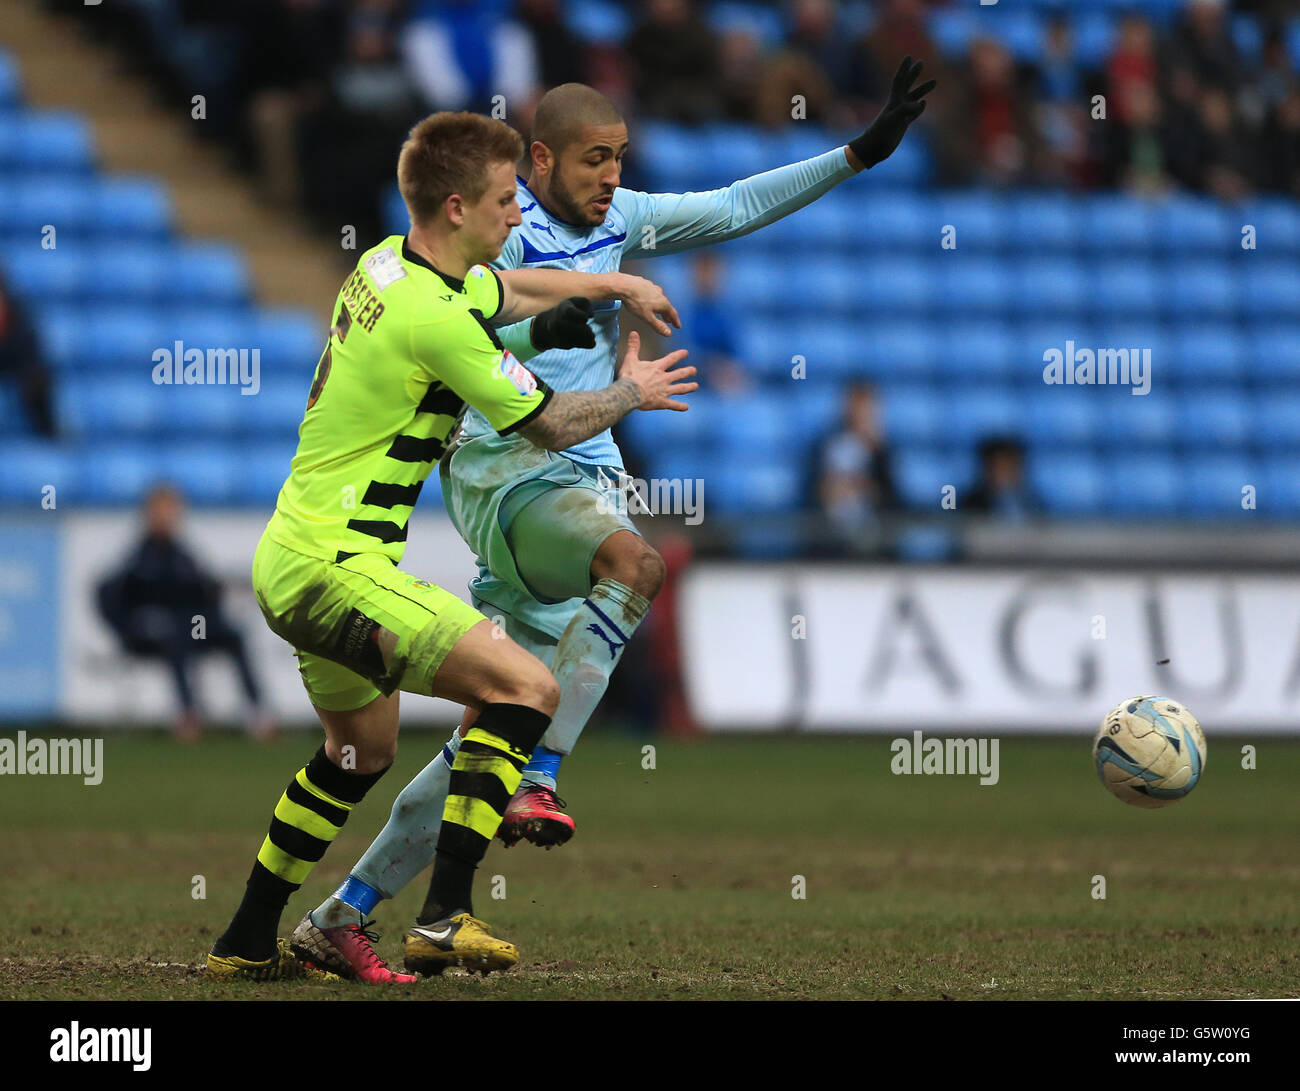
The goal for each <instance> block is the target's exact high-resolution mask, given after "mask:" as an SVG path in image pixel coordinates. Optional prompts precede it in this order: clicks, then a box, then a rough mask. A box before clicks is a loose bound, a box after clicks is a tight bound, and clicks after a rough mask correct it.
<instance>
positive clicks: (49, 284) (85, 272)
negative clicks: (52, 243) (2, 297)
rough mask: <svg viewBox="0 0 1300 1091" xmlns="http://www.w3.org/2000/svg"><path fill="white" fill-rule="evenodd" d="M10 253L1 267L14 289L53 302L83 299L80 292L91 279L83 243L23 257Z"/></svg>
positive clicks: (90, 260)
mask: <svg viewBox="0 0 1300 1091" xmlns="http://www.w3.org/2000/svg"><path fill="white" fill-rule="evenodd" d="M11 254H13V256H11V257H9V258H8V259H7V260H6V261H5V270H6V272H7V274H8V277H9V279H10V281H11V282H12V284H13V285H14V289H15V290H16V291H17V292H20V293H22V294H23V295H26V296H29V297H31V298H40V299H43V300H45V301H47V302H50V303H55V304H59V303H65V304H76V303H81V302H83V299H82V295H83V292H84V291H85V289H86V286H87V285H88V284H90V283H91V281H92V280H93V273H92V270H91V267H90V266H91V263H92V260H93V259H92V257H91V255H90V253H89V252H88V251H87V249H86V248H85V247H84V246H82V247H79V246H77V245H76V244H75V243H73V244H69V245H65V246H60V247H57V248H55V249H53V250H38V251H35V252H31V253H29V255H28V256H26V257H23V258H18V257H17V256H16V253H14V252H11Z"/></svg>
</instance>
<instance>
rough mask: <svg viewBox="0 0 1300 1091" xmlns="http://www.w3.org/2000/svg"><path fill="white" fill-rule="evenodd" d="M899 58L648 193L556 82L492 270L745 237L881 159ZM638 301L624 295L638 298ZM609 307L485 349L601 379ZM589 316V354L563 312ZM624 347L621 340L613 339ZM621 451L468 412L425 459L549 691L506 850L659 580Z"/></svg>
mask: <svg viewBox="0 0 1300 1091" xmlns="http://www.w3.org/2000/svg"><path fill="white" fill-rule="evenodd" d="M920 70H921V65H920V63H919V62H918V63H915V64H913V62H912V60H911V58H910V57H909V58H907V59H905V60H904V61H903V63H902V65H901V67H900V68H899V70H898V74H897V75H896V76H895V77H894V81H893V86H892V88H891V93H890V98H889V102H888V104H887V105H886V106H885V108H884V110H883V111H882V112H881V114H880V115H879V116H878V117H877V118H876V120H875V121H874V122H873V123H872V125H871V126H870V127H869V128H868V129H867V131H866V132H865V133H863V135H862V136H860V137H858V138H857V139H856V140H854V141H852V142H851V143H850V144H848V145H847V146H844V147H839V148H835V149H833V150H831V151H828V152H826V153H824V154H822V155H819V156H816V157H814V158H812V159H808V160H804V161H803V162H799V163H792V164H790V165H788V166H784V167H779V168H777V169H775V170H771V171H767V172H765V173H763V174H759V175H755V176H754V177H752V178H746V179H742V180H741V181H738V182H735V183H733V184H732V185H730V186H727V187H726V188H724V189H718V190H713V191H710V192H705V193H685V194H649V193H638V192H634V191H631V190H626V189H620V188H619V180H620V172H621V169H622V161H623V156H624V153H625V151H626V149H627V127H626V125H625V124H624V122H623V119H622V118H621V117H620V116H619V114H618V112H617V111H616V110H615V109H614V107H613V105H612V104H611V103H610V102H609V100H608V99H606V98H605V97H604V96H603V95H601V94H600V93H599V92H597V91H595V90H593V89H592V88H590V87H587V86H585V85H583V84H565V85H563V86H561V87H557V88H555V89H554V90H552V91H550V92H549V93H548V94H547V95H546V96H545V97H543V99H542V100H541V102H540V103H539V104H538V107H537V112H536V118H535V122H534V139H533V143H532V146H531V149H530V156H531V171H530V174H529V176H528V178H527V179H526V180H525V179H522V178H521V179H520V180H519V187H520V188H519V195H518V200H519V207H520V212H521V213H522V214H523V223H522V224H521V225H520V226H519V227H517V228H515V229H514V231H513V232H512V234H511V236H510V238H509V239H508V240H507V242H506V244H505V247H504V248H503V250H502V252H501V257H500V258H499V259H498V260H497V262H496V263H495V264H496V266H497V267H498V268H502V269H518V268H546V267H550V268H559V269H574V270H578V271H580V272H585V273H593V274H597V275H601V274H604V275H617V271H618V268H619V265H620V264H621V262H622V261H623V260H624V259H626V258H649V257H656V256H658V255H661V254H674V253H678V252H680V251H683V250H688V249H692V248H694V247H698V246H707V245H709V244H711V243H718V242H725V241H727V240H728V239H734V238H738V237H740V236H742V235H747V234H749V233H750V232H752V231H756V230H758V229H759V228H761V227H764V226H766V225H767V224H770V223H773V222H774V221H776V220H778V219H781V218H782V217H783V216H787V215H789V214H790V213H792V212H795V211H797V210H798V209H800V208H803V207H804V206H805V205H807V204H809V203H811V202H812V201H814V200H816V199H817V198H818V197H820V196H821V195H822V194H824V193H826V192H827V191H828V190H830V189H831V188H832V187H834V186H836V185H838V184H839V183H840V182H843V181H845V180H847V179H848V178H851V177H852V176H853V175H855V174H856V173H858V172H859V171H861V170H864V169H866V168H869V167H872V166H874V165H875V164H876V163H879V162H880V161H882V160H883V159H885V158H886V157H888V156H889V155H890V154H891V153H892V152H893V151H894V149H895V148H896V147H897V146H898V144H899V142H900V141H901V140H902V138H903V134H904V133H905V132H906V130H907V127H908V125H910V124H911V122H912V121H914V120H915V119H916V118H917V117H919V116H920V114H921V112H922V110H923V109H924V108H925V101H924V97H925V95H926V94H928V93H929V92H930V91H931V90H932V89H933V87H934V82H933V81H930V82H928V83H926V84H923V85H921V86H920V87H913V84H914V83H915V81H916V78H917V76H918V75H919V73H920ZM646 292H647V293H651V295H648V297H647V299H645V300H636V299H632V298H629V299H628V302H629V305H633V306H637V309H638V311H639V313H647V312H650V311H653V312H657V316H658V317H657V318H656V322H655V325H656V327H657V329H658V331H659V332H660V333H662V334H668V333H670V332H671V331H670V330H669V328H668V325H667V323H666V322H665V321H664V320H663V319H664V318H667V319H669V320H670V321H672V322H673V323H674V324H678V323H677V316H676V313H675V312H674V311H673V310H672V308H671V306H665V305H664V300H663V297H662V295H659V296H658V297H657V299H656V298H653V297H652V293H653V285H649V284H648V282H647V285H646ZM638 304H639V306H638ZM618 308H619V304H618V303H608V304H606V303H602V304H597V305H596V306H595V309H594V313H593V312H592V310H591V307H590V305H589V304H588V303H587V301H586V300H575V301H570V303H569V311H568V313H567V315H566V314H564V313H563V308H561V316H560V317H559V318H558V319H557V318H556V317H555V316H548V317H547V318H546V319H543V320H542V321H543V322H544V323H550V324H554V323H556V322H557V321H559V322H564V321H568V322H569V323H570V325H569V328H568V329H567V330H565V331H562V332H559V335H558V336H557V331H556V330H554V329H552V328H549V326H547V327H539V325H538V323H537V322H536V321H534V322H529V323H520V324H519V325H516V326H511V327H507V328H506V329H504V330H501V331H498V332H499V334H500V337H501V340H502V342H503V343H504V344H505V346H506V348H508V349H509V350H510V351H511V352H512V353H513V354H514V355H515V356H516V357H518V358H519V359H520V360H526V361H528V367H529V368H530V369H531V370H532V371H533V372H534V373H535V374H536V375H537V376H538V377H539V378H540V379H543V380H544V381H545V382H546V383H548V384H549V385H550V386H551V388H552V389H554V390H598V389H601V388H603V387H606V386H608V385H609V383H610V381H611V379H612V377H613V375H614V371H615V358H616V350H617V346H618V338H619V330H618ZM588 315H590V316H591V331H590V333H591V334H594V337H590V336H588V339H589V340H590V342H591V343H590V347H589V348H585V349H584V348H566V349H549V350H547V349H548V346H549V345H552V344H567V345H573V344H582V343H583V340H584V336H587V331H581V332H580V333H579V334H578V336H574V331H573V325H572V324H573V323H575V322H576V323H581V322H582V321H583V320H584V319H585V318H586V317H587V316H588ZM629 342H630V343H631V345H632V347H633V350H635V342H636V334H631V335H630V336H629ZM622 466H623V463H622V458H621V456H620V454H619V450H618V447H617V446H616V445H615V443H614V440H613V438H612V436H611V435H610V433H609V432H608V431H605V432H602V433H601V434H599V435H597V436H595V437H593V438H592V439H589V440H587V441H585V442H583V443H580V444H578V445H577V446H575V447H573V448H570V449H569V450H567V451H565V452H564V453H563V454H555V453H552V452H548V451H545V450H542V449H541V448H539V447H536V446H534V445H533V444H531V443H529V442H528V440H526V439H523V438H522V437H517V436H499V435H498V434H497V433H496V432H495V431H494V430H493V429H492V428H491V427H490V426H489V425H488V424H487V422H486V421H484V420H483V419H482V417H481V416H480V415H479V414H477V413H476V412H474V411H472V410H471V411H470V412H469V413H468V414H467V416H466V418H465V421H464V424H463V429H462V435H461V437H460V441H459V443H458V444H457V445H455V446H454V448H453V449H452V450H450V451H449V453H448V455H447V456H446V457H445V458H444V459H443V462H442V466H441V473H442V489H443V498H444V501H445V503H446V507H447V511H448V513H449V514H450V516H451V518H452V521H453V522H454V524H455V525H456V528H457V530H459V531H460V533H461V536H462V537H463V538H464V539H465V541H466V542H467V543H468V544H469V545H470V547H471V548H472V549H473V550H474V551H475V553H476V554H477V556H478V563H479V575H478V576H477V577H476V578H475V579H474V580H473V581H472V582H471V584H470V591H471V594H472V596H473V602H474V605H475V606H476V607H478V608H479V609H480V610H482V611H483V612H484V613H485V614H487V615H488V616H489V617H495V618H498V619H499V623H500V624H501V625H502V626H503V627H504V629H505V630H506V632H507V633H508V634H509V635H510V637H511V638H512V639H514V640H515V641H517V642H518V643H520V644H522V645H523V646H524V647H525V648H527V649H529V650H530V651H532V652H533V653H534V654H535V655H537V656H538V657H539V658H540V659H541V660H542V661H543V662H545V663H546V664H547V665H548V666H549V667H550V668H551V671H552V673H553V674H554V676H555V678H556V679H557V681H558V682H559V683H560V687H561V700H560V705H559V708H558V709H557V711H556V713H555V716H554V718H553V719H552V721H551V726H550V729H549V730H548V731H547V733H546V735H545V736H544V737H543V739H542V741H541V744H540V745H539V746H538V747H537V749H536V750H535V751H534V752H533V756H532V761H531V762H530V763H529V764H528V766H527V767H526V768H525V769H524V776H523V782H522V783H521V785H520V788H519V791H518V792H516V794H515V795H514V797H513V798H512V799H511V801H510V804H509V807H508V809H507V811H506V815H505V820H504V821H503V822H502V825H501V829H500V833H499V836H500V837H501V838H502V840H504V841H506V843H507V844H514V843H515V842H516V841H518V840H519V839H520V838H526V839H527V840H529V841H531V842H533V843H534V844H540V845H546V846H548V847H549V846H550V845H554V844H562V843H564V842H565V841H567V840H568V839H569V837H570V836H571V835H572V833H573V830H574V824H573V820H572V819H571V818H570V817H569V816H568V815H567V814H565V813H564V810H563V803H562V802H561V801H560V800H559V799H558V798H557V796H556V794H555V788H556V779H555V778H556V773H557V771H558V769H559V765H560V761H561V760H562V758H563V757H564V755H566V754H568V753H569V752H570V751H571V750H572V749H573V746H574V744H575V743H576V741H577V739H578V736H579V735H580V734H581V732H582V729H583V727H584V726H585V725H586V723H587V720H588V718H589V717H590V716H591V714H592V713H593V712H594V711H595V708H596V705H597V703H598V702H599V701H600V698H601V696H602V695H603V694H604V692H605V688H606V686H607V685H608V682H609V677H610V674H611V673H612V671H613V669H614V667H615V665H616V664H617V663H618V661H619V658H620V656H621V654H622V651H623V649H624V647H625V646H626V645H627V641H628V640H629V638H630V637H631V636H632V634H633V633H634V632H635V631H636V628H637V626H638V625H639V624H640V622H641V620H642V618H643V617H644V616H645V614H646V611H647V610H648V609H649V607H650V602H651V600H652V599H653V598H654V596H655V594H656V593H657V592H658V590H659V588H660V585H661V584H662V582H663V578H664V564H663V561H662V560H661V559H660V557H659V555H658V553H656V551H655V550H654V549H653V548H651V546H649V545H648V544H647V543H646V542H645V540H644V539H643V538H642V537H641V536H640V535H639V534H638V533H637V531H636V529H635V528H634V527H633V526H632V524H631V522H630V521H629V520H628V518H627V514H626V505H623V504H620V503H619V502H618V501H617V498H616V496H613V495H611V492H610V490H609V489H608V487H607V486H608V483H609V482H611V481H612V482H618V481H619V478H620V472H621V471H622ZM472 716H473V714H472V712H470V711H468V710H467V712H466V716H465V719H464V720H463V721H462V724H461V727H460V728H459V729H458V731H457V732H456V733H454V734H453V735H452V738H451V740H450V741H449V742H448V743H447V745H446V747H444V749H443V752H442V754H441V755H440V756H439V757H438V758H435V759H434V761H433V762H431V763H430V764H429V765H428V766H427V767H426V768H425V769H424V770H423V771H422V772H421V773H420V774H419V775H418V776H416V778H415V779H414V780H413V781H411V783H410V784H409V785H407V787H406V788H404V789H403V790H402V792H401V794H400V795H399V796H398V797H397V801H396V803H395V804H394V806H393V811H392V815H391V817H390V818H389V821H388V824H387V825H386V826H385V827H384V829H383V831H382V832H381V833H380V835H379V837H378V838H376V840H375V842H374V843H373V844H372V845H371V846H370V848H369V849H368V850H367V852H366V853H365V855H364V856H363V857H362V858H361V860H360V861H359V862H358V864H357V866H356V867H355V868H354V869H353V872H352V874H351V875H350V876H349V877H348V879H347V880H346V881H345V882H344V883H343V885H342V886H340V887H339V889H338V890H337V891H336V892H335V894H334V896H333V897H331V898H329V899H327V900H326V901H325V902H324V903H323V904H322V905H321V906H320V907H319V908H318V909H317V910H316V911H314V912H313V914H312V917H313V920H314V921H315V922H316V924H317V925H319V926H322V927H325V926H327V925H332V924H343V923H349V924H350V923H355V922H356V919H357V915H358V914H360V915H361V917H362V918H363V919H364V917H365V916H366V915H368V914H369V913H370V911H371V910H372V909H373V907H374V906H375V905H376V904H377V903H378V902H379V901H380V900H382V899H383V898H391V897H393V896H394V895H395V894H396V893H397V892H398V891H399V890H400V889H402V887H404V886H405V885H406V884H407V883H408V882H409V881H410V880H411V879H413V878H414V877H415V876H416V875H417V874H418V873H419V872H420V871H421V870H422V869H423V868H424V867H425V866H427V865H428V863H429V862H430V861H431V860H432V858H433V853H434V847H435V845H436V843H437V840H438V825H439V816H440V815H441V814H442V808H443V803H444V801H445V799H446V797H447V795H448V792H449V789H451V790H452V791H453V792H454V787H453V786H452V784H451V765H452V762H453V761H454V757H455V752H456V750H457V749H458V748H459V745H460V738H461V733H462V732H463V731H464V730H465V729H466V728H467V727H468V725H469V723H470V722H472Z"/></svg>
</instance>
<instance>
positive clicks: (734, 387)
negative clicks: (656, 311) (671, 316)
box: [674, 250, 750, 394]
mask: <svg viewBox="0 0 1300 1091" xmlns="http://www.w3.org/2000/svg"><path fill="white" fill-rule="evenodd" d="M691 272H692V273H693V274H694V278H695V283H694V291H693V293H692V294H691V296H690V298H689V299H688V300H684V301H683V304H682V307H681V318H682V331H683V332H682V338H683V339H682V343H681V344H677V343H676V341H677V339H676V338H674V346H675V347H677V348H689V349H690V352H691V358H692V359H693V360H695V361H696V363H697V364H698V366H699V368H700V374H701V375H706V376H708V384H709V388H710V389H711V390H717V391H720V392H722V393H724V394H738V393H741V392H742V391H744V390H746V389H747V388H748V387H749V385H750V380H749V373H748V371H746V369H745V368H744V366H743V365H742V364H741V363H740V336H739V334H738V333H737V332H736V317H735V316H736V312H735V308H734V307H732V306H729V305H728V304H727V302H726V301H725V300H724V299H723V298H722V275H723V263H722V261H721V259H720V258H719V257H718V255H717V254H716V253H715V252H714V251H712V250H698V251H696V253H695V257H694V259H693V260H692V262H691Z"/></svg>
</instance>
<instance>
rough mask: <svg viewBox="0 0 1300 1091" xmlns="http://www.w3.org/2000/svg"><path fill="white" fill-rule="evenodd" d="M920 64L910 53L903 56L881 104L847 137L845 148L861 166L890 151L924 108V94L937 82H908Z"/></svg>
mask: <svg viewBox="0 0 1300 1091" xmlns="http://www.w3.org/2000/svg"><path fill="white" fill-rule="evenodd" d="M923 67H924V64H923V62H921V61H915V62H914V61H913V60H912V58H911V57H904V58H903V63H902V64H900V65H899V66H898V71H897V72H896V73H895V74H894V82H893V84H892V85H891V86H890V88H889V101H888V102H887V103H885V108H884V109H883V110H881V111H880V113H879V114H878V115H877V117H876V120H875V121H873V122H872V123H871V125H870V126H868V128H867V131H866V132H865V133H863V134H862V135H861V136H860V137H858V138H857V139H856V140H851V141H849V150H850V151H852V152H853V154H854V155H855V156H856V157H857V158H858V159H859V160H861V162H862V165H863V166H864V167H874V166H875V165H876V164H877V163H880V162H882V161H883V160H885V159H888V158H889V157H890V156H891V155H893V154H894V149H895V148H897V147H898V145H899V144H900V143H902V140H903V134H904V133H906V132H907V127H908V126H909V125H911V124H912V122H913V121H915V120H916V119H917V118H918V117H920V116H921V115H922V114H923V113H924V112H925V96H926V95H928V94H929V93H930V92H931V91H933V90H934V89H935V87H937V86H938V83H937V81H935V80H929V81H927V82H926V83H923V84H921V86H920V87H915V88H914V87H913V86H912V84H914V83H915V82H916V78H917V77H918V76H919V75H920V74H921V69H922V68H923Z"/></svg>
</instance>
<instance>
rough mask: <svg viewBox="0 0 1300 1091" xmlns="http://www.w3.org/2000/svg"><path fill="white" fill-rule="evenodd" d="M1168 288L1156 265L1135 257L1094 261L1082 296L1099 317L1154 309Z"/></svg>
mask: <svg viewBox="0 0 1300 1091" xmlns="http://www.w3.org/2000/svg"><path fill="white" fill-rule="evenodd" d="M1166 291H1167V288H1166V287H1165V286H1164V284H1163V282H1162V280H1161V278H1160V277H1159V276H1158V275H1157V273H1156V269H1155V266H1153V265H1152V264H1151V263H1150V262H1147V261H1143V260H1141V259H1140V258H1137V257H1129V258H1111V259H1109V260H1106V261H1103V262H1100V263H1098V264H1097V265H1094V266H1093V267H1092V270H1091V273H1090V275H1089V278H1088V293H1087V295H1086V297H1085V299H1084V302H1085V303H1086V304H1090V305H1091V310H1092V311H1093V313H1094V314H1095V315H1096V316H1097V318H1098V320H1099V321H1110V320H1113V319H1115V318H1121V317H1130V316H1133V317H1136V316H1145V315H1149V314H1153V313H1156V312H1157V310H1158V308H1159V306H1160V303H1161V299H1162V297H1163V296H1164V294H1165V292H1166Z"/></svg>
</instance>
